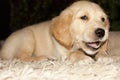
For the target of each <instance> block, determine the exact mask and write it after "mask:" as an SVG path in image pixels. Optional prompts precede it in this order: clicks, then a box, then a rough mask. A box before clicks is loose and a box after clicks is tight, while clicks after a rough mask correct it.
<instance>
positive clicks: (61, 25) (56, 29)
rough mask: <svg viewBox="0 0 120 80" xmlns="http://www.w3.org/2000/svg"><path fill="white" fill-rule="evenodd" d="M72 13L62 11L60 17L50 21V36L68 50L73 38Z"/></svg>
mask: <svg viewBox="0 0 120 80" xmlns="http://www.w3.org/2000/svg"><path fill="white" fill-rule="evenodd" d="M71 22H72V12H71V11H69V10H64V11H63V12H62V13H61V14H60V16H58V17H56V18H54V19H53V20H52V29H51V30H52V35H53V36H54V37H55V39H56V40H57V41H58V42H59V43H60V44H62V45H63V46H65V47H66V48H68V49H70V48H71V47H72V43H73V36H72V32H71Z"/></svg>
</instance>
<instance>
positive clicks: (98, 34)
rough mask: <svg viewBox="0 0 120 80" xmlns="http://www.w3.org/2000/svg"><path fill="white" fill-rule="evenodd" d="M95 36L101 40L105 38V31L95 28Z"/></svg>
mask: <svg viewBox="0 0 120 80" xmlns="http://www.w3.org/2000/svg"><path fill="white" fill-rule="evenodd" d="M95 35H96V36H97V37H98V38H103V37H104V36H105V30H104V29H102V28H97V29H96V30H95Z"/></svg>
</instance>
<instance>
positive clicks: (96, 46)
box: [87, 42, 99, 48]
mask: <svg viewBox="0 0 120 80" xmlns="http://www.w3.org/2000/svg"><path fill="white" fill-rule="evenodd" d="M87 45H88V46H90V47H92V48H98V47H99V42H90V43H87Z"/></svg>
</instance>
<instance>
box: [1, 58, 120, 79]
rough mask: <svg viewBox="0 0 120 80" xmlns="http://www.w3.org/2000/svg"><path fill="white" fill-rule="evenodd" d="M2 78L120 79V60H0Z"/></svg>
mask: <svg viewBox="0 0 120 80" xmlns="http://www.w3.org/2000/svg"><path fill="white" fill-rule="evenodd" d="M0 80H120V61H119V59H116V60H109V61H108V60H106V59H105V60H101V61H97V62H92V63H79V64H72V63H70V62H68V61H65V62H62V61H52V60H48V61H40V62H23V61H20V60H13V61H3V60H0Z"/></svg>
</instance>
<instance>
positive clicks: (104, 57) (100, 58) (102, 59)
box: [96, 54, 115, 63]
mask: <svg viewBox="0 0 120 80" xmlns="http://www.w3.org/2000/svg"><path fill="white" fill-rule="evenodd" d="M114 60H115V59H113V58H112V56H110V55H109V54H98V55H96V61H97V62H98V63H111V62H113V61H114Z"/></svg>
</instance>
